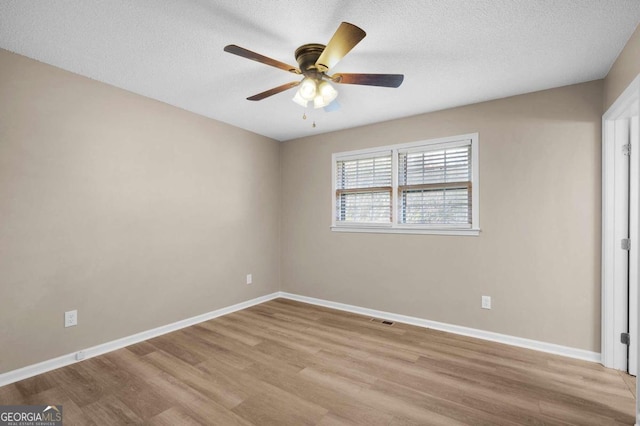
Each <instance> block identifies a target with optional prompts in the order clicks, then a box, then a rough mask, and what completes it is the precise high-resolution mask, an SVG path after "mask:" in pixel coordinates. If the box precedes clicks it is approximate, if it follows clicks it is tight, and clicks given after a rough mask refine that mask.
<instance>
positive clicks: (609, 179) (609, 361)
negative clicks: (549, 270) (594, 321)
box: [601, 74, 640, 370]
mask: <svg viewBox="0 0 640 426" xmlns="http://www.w3.org/2000/svg"><path fill="white" fill-rule="evenodd" d="M639 111H640V74H638V75H637V76H636V78H635V79H634V80H633V81H632V82H631V84H630V85H629V86H628V87H627V88H626V89H625V91H624V92H623V93H622V94H621V95H620V97H618V99H617V100H616V101H615V102H614V103H613V105H611V107H610V108H609V109H608V110H607V111H606V112H605V113H604V115H603V116H602V341H601V346H602V348H601V359H602V364H603V365H604V366H605V367H609V368H615V369H619V370H620V369H625V370H626V368H627V365H626V361H625V363H624V365H621V361H620V360H621V355H620V351H621V348H622V346H621V344H620V343H619V335H620V333H621V332H622V330H621V327H622V325H621V324H620V319H619V318H617V315H616V313H619V312H620V310H621V309H625V310H626V309H627V308H626V304H627V303H628V301H627V297H628V296H627V294H626V292H627V289H626V288H625V289H624V290H623V289H621V288H618V287H617V286H616V285H615V284H616V283H615V277H616V275H617V273H620V271H616V262H615V260H616V254H618V255H619V254H622V252H621V251H620V250H621V249H620V242H619V241H617V240H616V238H615V235H614V230H615V229H616V209H615V190H616V185H615V182H616V167H615V157H616V152H615V137H616V121H617V120H621V119H624V118H629V117H633V116H637V115H638V112H639ZM635 142H636V143H635V144H634V143H632V146H633V148H632V150H631V158H630V170H629V173H630V178H631V181H632V184H633V185H632V187H631V188H630V189H631V190H630V193H629V206H630V214H629V237H630V238H631V249H632V250H631V251H630V255H632V256H634V257H635V258H634V259H632V258H631V256H630V258H629V264H630V265H631V263H634V262H635V265H636V266H637V265H638V261H639V260H640V258H638V253H639V252H640V250H637V248H638V247H640V238H638V237H639V235H638V234H639V233H638V220H639V219H640V218H639V217H638V214H637V213H638V209H637V206H638V199H639V198H640V194H639V193H638V192H639V191H638V186H639V184H640V182H638V181H637V179H638V168H639V166H640V161H639V160H640V153H639V152H638V151H639V150H640V146H639V144H638V143H637V142H638V141H635ZM634 180H635V182H633V181H634ZM634 188H635V190H634ZM634 213H636V214H634ZM629 269H630V271H629V272H631V269H632V268H631V266H630V267H629ZM636 270H637V268H636ZM632 278H637V275H636V277H632V276H631V274H630V275H629V279H630V280H631V279H632ZM636 303H638V301H636ZM637 306H638V305H637ZM638 326H639V324H637V323H634V324H630V327H629V328H630V331H632V330H638ZM625 328H626V327H625ZM625 331H626V330H625ZM636 336H637V334H636ZM635 340H640V339H638V338H637V337H636V339H635ZM631 344H633V345H636V347H638V346H637V345H638V342H633V341H632V342H631ZM636 353H637V352H636ZM625 359H626V354H625ZM636 361H637V359H636Z"/></svg>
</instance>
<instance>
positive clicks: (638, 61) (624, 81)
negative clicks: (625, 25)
mask: <svg viewBox="0 0 640 426" xmlns="http://www.w3.org/2000/svg"><path fill="white" fill-rule="evenodd" d="M639 73H640V26H638V27H637V28H636V31H635V32H634V33H633V34H632V35H631V38H629V41H627V44H626V46H625V47H624V49H623V50H622V52H620V55H619V56H618V58H617V59H616V61H615V62H614V63H613V66H612V67H611V69H610V70H609V74H607V77H606V78H605V79H604V111H606V110H607V109H609V107H610V106H611V104H613V102H614V101H615V100H616V99H617V98H618V96H620V94H621V93H622V92H623V91H624V89H626V88H627V86H628V85H629V83H631V82H632V81H633V79H634V78H636V76H637V75H638V74H639Z"/></svg>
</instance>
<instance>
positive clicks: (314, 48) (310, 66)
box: [295, 43, 326, 78]
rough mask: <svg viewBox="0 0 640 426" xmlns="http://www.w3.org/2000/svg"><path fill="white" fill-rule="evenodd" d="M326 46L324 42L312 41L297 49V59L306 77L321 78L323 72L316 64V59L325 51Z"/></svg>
mask: <svg viewBox="0 0 640 426" xmlns="http://www.w3.org/2000/svg"><path fill="white" fill-rule="evenodd" d="M325 47H326V46H325V45H324V44H317V43H311V44H304V45H302V46H300V47H298V48H297V49H296V53H295V55H296V61H297V62H298V65H299V66H300V71H302V74H304V75H305V77H310V78H321V74H322V73H323V72H322V71H320V70H319V69H318V67H317V66H316V61H317V60H318V58H319V57H320V55H321V54H322V52H324V49H325ZM318 65H321V64H318Z"/></svg>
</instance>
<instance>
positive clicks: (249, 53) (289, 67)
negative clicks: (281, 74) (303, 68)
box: [224, 44, 300, 74]
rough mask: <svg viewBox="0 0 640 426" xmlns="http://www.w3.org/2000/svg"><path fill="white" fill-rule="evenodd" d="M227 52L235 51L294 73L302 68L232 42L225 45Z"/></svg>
mask: <svg viewBox="0 0 640 426" xmlns="http://www.w3.org/2000/svg"><path fill="white" fill-rule="evenodd" d="M224 51H225V52H229V53H233V54H234V55H238V56H242V57H243V58H247V59H251V60H252V61H256V62H261V63H263V64H266V65H271V66H272V67H276V68H280V69H281V70H285V71H289V72H292V73H294V74H300V70H299V69H298V68H296V67H294V66H292V65H289V64H285V63H284V62H280V61H276V60H275V59H271V58H268V57H266V56H264V55H261V54H259V53H256V52H252V51H250V50H247V49H245V48H244V47H240V46H236V45H235V44H230V45H228V46H225V47H224Z"/></svg>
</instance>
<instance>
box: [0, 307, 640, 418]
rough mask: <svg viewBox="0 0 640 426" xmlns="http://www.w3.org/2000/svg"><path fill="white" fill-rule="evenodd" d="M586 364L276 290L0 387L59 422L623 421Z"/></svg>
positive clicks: (622, 381) (612, 374) (0, 393)
mask: <svg viewBox="0 0 640 426" xmlns="http://www.w3.org/2000/svg"><path fill="white" fill-rule="evenodd" d="M634 386H635V380H634V379H633V378H630V377H628V376H627V377H623V375H622V374H621V373H619V372H617V371H614V370H609V369H606V368H604V367H602V366H600V365H598V364H593V363H588V362H583V361H577V360H572V359H568V358H564V357H560V356H554V355H549V354H543V353H540V352H535V351H529V350H526V349H520V348H514V347H510V346H506V345H501V344H498V343H491V342H486V341H482V340H477V339H473V338H468V337H462V336H456V335H452V334H448V333H444V332H440V331H435V330H429V329H423V328H418V327H413V326H409V325H404V324H398V323H396V324H394V325H392V326H387V325H383V324H380V323H376V322H372V321H370V318H368V317H363V316H359V315H355V314H351V313H346V312H341V311H336V310H332V309H326V308H322V307H317V306H313V305H307V304H304V303H298V302H294V301H290V300H286V299H277V300H273V301H270V302H267V303H263V304H261V305H258V306H254V307H251V308H249V309H246V310H243V311H240V312H235V313H233V314H229V315H226V316H224V317H220V318H216V319H214V320H211V321H208V322H205V323H201V324H199V325H196V326H193V327H189V328H186V329H183V330H180V331H177V332H174V333H171V334H168V335H164V336H161V337H157V338H155V339H151V340H149V341H146V342H143V343H139V344H137V345H134V346H130V347H127V348H125V349H121V350H118V351H115V352H111V353H109V354H106V355H102V356H99V357H95V358H91V359H87V360H85V361H82V362H80V363H77V364H73V365H70V366H68V367H64V368H61V369H58V370H55V371H51V372H49V373H46V374H42V375H40V376H36V377H33V378H30V379H27V380H23V381H21V382H17V383H14V384H12V385H8V386H4V387H1V388H0V405H7V404H62V405H63V414H64V424H65V425H66V426H69V425H110V424H114V425H120V424H141V423H144V424H153V425H278V426H283V425H321V426H339V425H367V426H372V425H393V426H400V425H463V424H470V425H517V424H534V425H543V424H544V425H633V423H634V409H635V408H634V407H635V405H634V404H635V399H634V394H633V393H632V390H631V389H632V388H633V389H634V391H635V388H634Z"/></svg>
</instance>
